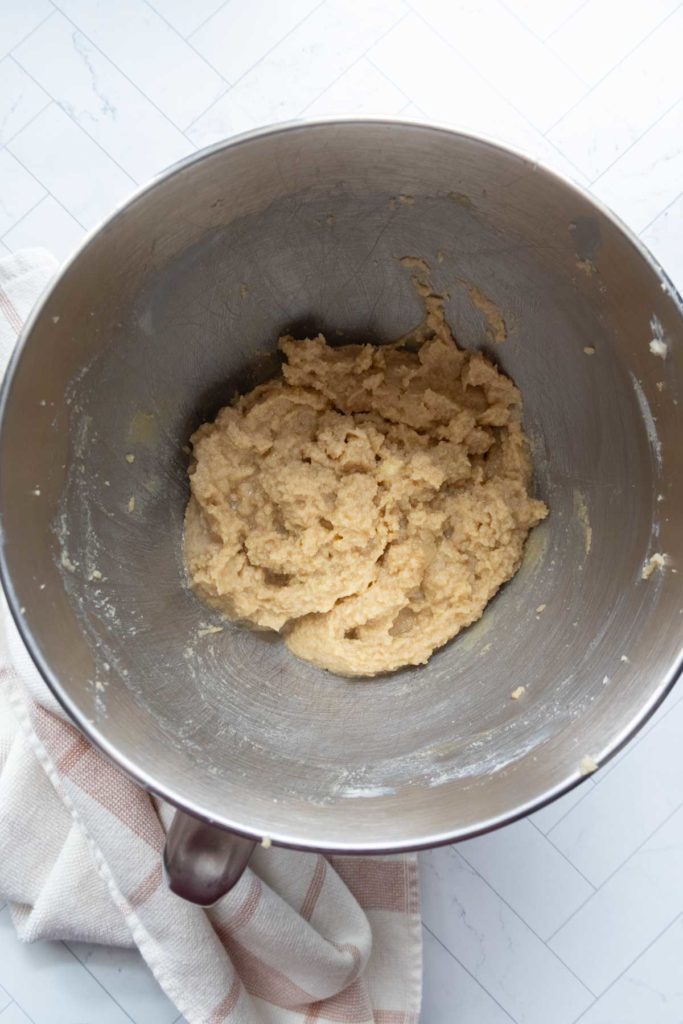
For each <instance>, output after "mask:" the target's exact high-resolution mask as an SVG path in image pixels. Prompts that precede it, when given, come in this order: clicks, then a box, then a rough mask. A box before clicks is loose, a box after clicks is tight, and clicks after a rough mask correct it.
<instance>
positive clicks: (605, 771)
mask: <svg viewBox="0 0 683 1024" xmlns="http://www.w3.org/2000/svg"><path fill="white" fill-rule="evenodd" d="M681 196H683V192H680V193H679V194H678V195H677V196H676V198H675V199H672V200H671V202H670V203H669V204H668V205H667V206H665V207H664V209H663V210H660V211H659V213H658V214H656V215H655V216H654V217H653V218H652V220H651V221H650V223H649V224H647V225H646V226H645V227H644V228H642V229H641V231H634V232H633V233H634V234H635V235H636V237H637V238H638V239H640V241H642V239H641V238H640V235H641V233H642V232H645V231H647V229H648V228H649V227H650V225H651V224H654V222H655V221H656V220H657V217H661V216H662V214H663V213H666V211H667V210H668V209H669V208H670V207H671V206H673V204H674V203H677V202H678V200H679V199H680V198H681ZM631 230H632V229H631ZM665 269H666V268H665ZM674 685H675V684H674ZM671 692H672V691H671V690H669V692H668V693H667V694H666V696H665V697H663V698H662V700H661V701H660V703H659V704H658V705H657V707H656V708H655V710H654V711H653V712H652V716H654V715H656V714H657V713H658V712H659V711H660V710H663V709H664V708H665V707H666V703H667V700H668V698H669V696H670V695H671ZM677 704H678V701H675V702H674V703H672V704H671V705H670V706H669V707H668V708H667V709H666V711H664V713H663V714H662V717H661V718H660V719H659V721H658V722H656V723H655V724H653V725H652V726H651V727H650V729H648V731H647V732H644V729H645V728H646V726H647V724H648V722H649V721H651V718H649V719H648V722H645V723H644V724H643V726H642V728H640V729H639V730H638V732H637V733H636V735H635V736H633V737H632V738H631V739H629V740H627V741H626V743H625V744H624V746H623V747H622V748H621V749H620V750H619V751H618V752H617V753H616V754H615V755H614V756H613V757H611V758H610V760H609V761H607V762H606V764H605V765H601V766H600V771H599V773H598V774H599V777H600V781H602V780H603V779H606V778H608V777H609V776H610V775H611V774H612V772H613V771H614V769H615V768H618V767H619V765H620V764H623V762H624V761H626V760H627V759H628V756H629V754H631V753H632V752H633V751H634V750H637V748H638V747H639V746H640V744H641V743H642V742H643V741H644V740H646V739H647V737H648V736H649V735H650V733H651V732H652V731H653V730H654V729H656V728H658V726H659V725H660V724H661V723H662V722H665V721H666V719H667V718H668V717H669V715H670V714H671V712H672V711H673V710H674V708H675V707H676V705H677ZM619 755H623V756H622V757H621V759H620V760H619V761H617V760H616V758H617V757H619ZM599 785H600V783H599V782H596V787H597V786H599ZM567 813H570V812H569V811H568V812H567ZM558 825H559V822H558ZM554 827H555V826H553V828H554Z"/></svg>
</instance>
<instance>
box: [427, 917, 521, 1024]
mask: <svg viewBox="0 0 683 1024" xmlns="http://www.w3.org/2000/svg"><path fill="white" fill-rule="evenodd" d="M422 927H423V928H424V930H425V931H426V932H428V933H429V934H430V935H431V937H432V938H433V939H434V941H435V942H438V944H439V945H440V946H441V948H442V949H444V950H445V951H446V953H448V955H449V957H450V958H451V959H452V960H455V962H456V964H459V966H460V967H462V969H463V971H464V972H465V974H468V975H469V976H470V978H471V979H472V981H473V982H474V983H475V985H477V986H478V987H479V988H480V989H481V990H482V992H484V993H486V995H487V996H488V997H489V999H491V1000H493V1002H494V1003H496V1005H497V1006H499V1007H500V1009H501V1010H502V1011H503V1013H504V1014H505V1016H506V1017H507V1018H508V1019H509V1020H510V1021H511V1022H512V1024H517V1021H515V1018H514V1017H513V1016H512V1015H511V1014H510V1013H509V1012H508V1011H507V1010H506V1009H505V1007H504V1006H503V1004H502V1003H501V1002H499V1001H498V999H497V998H496V997H495V996H494V994H493V992H489V990H488V989H487V988H486V987H485V986H484V985H482V983H481V982H480V981H479V979H478V978H477V977H475V975H474V974H472V971H470V969H469V968H468V967H465V965H464V963H462V961H461V960H459V959H458V957H457V956H456V955H455V953H453V952H452V951H451V950H450V949H449V948H448V946H446V945H445V944H444V943H443V942H442V941H441V939H440V938H439V936H438V935H435V934H434V932H433V931H432V929H431V928H430V927H429V926H428V925H426V924H425V923H424V921H423V922H422ZM425 1024H429V1021H425ZM463 1024H465V1022H463Z"/></svg>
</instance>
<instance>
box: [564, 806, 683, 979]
mask: <svg viewBox="0 0 683 1024" xmlns="http://www.w3.org/2000/svg"><path fill="white" fill-rule="evenodd" d="M681 807H683V799H682V800H681V803H679V804H678V806H677V807H675V808H674V809H673V811H671V812H670V813H669V814H667V816H666V817H665V818H664V819H663V820H662V821H660V823H659V825H657V827H656V828H654V829H653V830H652V832H650V834H649V835H648V836H646V837H645V839H643V840H642V842H640V843H639V844H638V846H636V848H635V849H634V850H632V851H631V853H629V855H628V857H626V859H625V860H622V861H621V862H620V863H619V864H618V865H617V866H616V867H615V868H614V870H613V871H610V873H609V875H608V876H607V877H606V878H605V879H603V881H602V882H601V883H600V885H599V886H598V888H597V890H596V894H597V893H599V892H600V891H601V890H602V889H604V887H605V886H606V885H607V883H608V882H609V881H610V880H611V879H612V878H614V876H615V875H616V873H617V871H621V869H622V868H623V867H625V866H626V864H628V862H629V861H630V860H632V859H633V858H634V857H635V855H636V854H637V853H640V851H641V850H642V848H643V847H644V846H645V844H646V843H648V842H649V841H650V840H651V839H652V837H653V836H656V835H657V833H658V832H659V831H660V829H663V828H664V826H665V825H666V824H667V823H668V822H669V821H670V819H671V818H673V816H674V814H678V812H679V811H680V809H681ZM553 845H555V844H554V843H553ZM592 898H593V897H592V896H589V897H588V899H589V900H591V899H592ZM587 902H588V900H586V901H585V902H584V903H582V904H581V906H580V907H577V908H576V910H575V911H573V912H572V913H571V914H570V915H569V917H568V918H567V920H566V921H565V922H564V924H561V925H560V927H559V928H557V929H556V930H555V931H554V932H553V934H552V935H550V936H549V938H548V942H552V941H553V939H554V938H555V936H556V935H557V934H558V932H560V931H561V930H562V929H563V928H564V927H565V926H566V925H567V924H568V923H569V921H571V920H572V918H573V917H575V916H576V914H578V912H579V911H580V910H581V909H582V907H584V906H585V904H586V903H587ZM669 923H671V922H669ZM558 955H559V954H558ZM563 962H564V961H563Z"/></svg>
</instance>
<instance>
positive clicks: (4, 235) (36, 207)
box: [0, 153, 50, 910]
mask: <svg viewBox="0 0 683 1024" xmlns="http://www.w3.org/2000/svg"><path fill="white" fill-rule="evenodd" d="M12 156H14V154H13V153H12ZM14 159H15V160H17V158H16V157H14ZM17 163H18V164H19V165H20V166H21V167H23V169H24V170H25V171H26V173H27V174H31V172H30V171H29V170H27V168H26V167H24V165H23V164H22V163H21V161H20V160H17ZM35 180H36V181H38V179H37V178H36V179H35ZM38 184H39V185H40V187H41V188H43V189H45V195H44V196H41V197H40V199H39V200H38V202H37V203H34V204H33V206H31V207H30V208H29V209H28V210H27V211H26V213H22V215H21V217H20V218H19V220H15V222H14V224H13V225H12V227H11V228H7V231H4V232H3V233H2V235H0V242H2V241H3V240H4V239H5V238H7V236H8V235H9V234H10V232H12V231H14V229H15V228H16V227H17V225H18V224H21V222H22V220H23V219H24V217H28V216H29V214H31V213H33V211H34V210H37V209H38V207H39V206H40V204H41V203H42V202H43V200H44V199H47V198H48V196H49V195H50V193H49V192H48V190H47V189H46V188H45V186H44V185H42V184H41V183H40V182H38ZM5 244H6V243H5ZM0 910H2V907H0Z"/></svg>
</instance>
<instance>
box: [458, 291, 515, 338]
mask: <svg viewBox="0 0 683 1024" xmlns="http://www.w3.org/2000/svg"><path fill="white" fill-rule="evenodd" d="M467 291H468V293H469V296H470V299H471V301H472V305H473V306H476V308H477V309H478V310H479V312H480V313H483V315H484V319H485V320H486V331H487V334H488V335H489V337H490V338H491V340H492V341H495V342H497V343H500V342H501V341H505V339H506V338H507V336H508V329H507V325H506V323H505V320H504V319H503V314H502V313H501V311H500V310H499V309H498V306H497V305H496V304H495V302H494V301H493V299H490V298H489V297H488V295H485V294H484V292H483V291H482V290H481V288H477V286H476V285H474V284H470V283H467Z"/></svg>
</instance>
